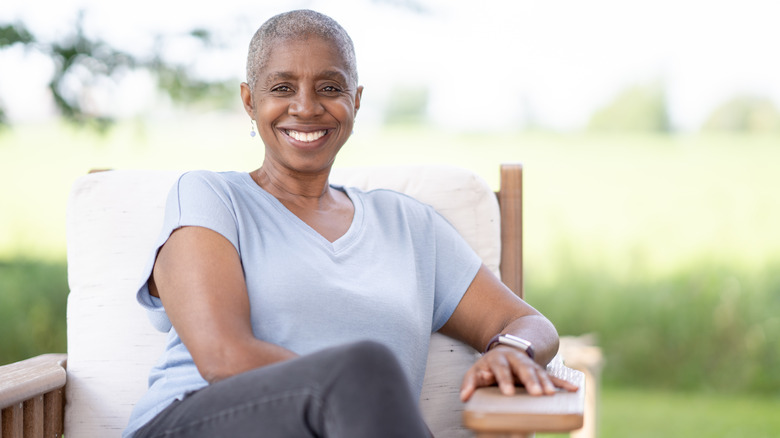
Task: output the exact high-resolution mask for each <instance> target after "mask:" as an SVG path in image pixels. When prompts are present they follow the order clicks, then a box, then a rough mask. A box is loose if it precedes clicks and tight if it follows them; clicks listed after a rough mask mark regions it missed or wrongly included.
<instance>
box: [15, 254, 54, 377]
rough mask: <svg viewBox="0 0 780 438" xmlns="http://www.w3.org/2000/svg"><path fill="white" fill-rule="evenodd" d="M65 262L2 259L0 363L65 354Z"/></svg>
mask: <svg viewBox="0 0 780 438" xmlns="http://www.w3.org/2000/svg"><path fill="white" fill-rule="evenodd" d="M67 295H68V285H67V279H66V266H65V263H64V262H43V261H35V260H26V259H12V260H0V333H2V334H3V335H2V336H0V364H6V363H10V362H14V361H17V360H22V359H27V358H29V357H32V356H36V355H38V354H43V353H54V352H58V353H64V352H65V351H66V348H65V339H66V336H65V303H66V299H67Z"/></svg>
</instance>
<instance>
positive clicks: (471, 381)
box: [460, 370, 477, 402]
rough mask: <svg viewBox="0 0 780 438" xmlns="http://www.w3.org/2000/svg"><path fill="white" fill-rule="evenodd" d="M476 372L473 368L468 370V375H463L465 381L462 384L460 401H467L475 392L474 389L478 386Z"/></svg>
mask: <svg viewBox="0 0 780 438" xmlns="http://www.w3.org/2000/svg"><path fill="white" fill-rule="evenodd" d="M474 374H475V373H474V372H472V370H469V371H467V372H466V375H465V376H463V383H462V384H461V385H460V401H463V402H465V401H467V400H468V399H470V398H471V395H472V394H474V390H475V389H476V387H477V385H476V382H475V380H476V377H475V375H474Z"/></svg>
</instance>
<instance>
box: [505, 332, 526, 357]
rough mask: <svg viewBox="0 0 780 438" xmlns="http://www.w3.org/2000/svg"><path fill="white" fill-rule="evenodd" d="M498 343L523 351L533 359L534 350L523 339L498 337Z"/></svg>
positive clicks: (508, 336)
mask: <svg viewBox="0 0 780 438" xmlns="http://www.w3.org/2000/svg"><path fill="white" fill-rule="evenodd" d="M498 343H499V344H503V345H509V346H512V347H515V348H518V349H520V350H523V351H525V352H526V354H528V356H529V357H530V358H531V359H533V358H534V349H533V347H532V346H531V343H530V342H528V341H526V340H525V339H523V338H519V337H517V336H514V335H509V334H506V335H501V336H499V337H498Z"/></svg>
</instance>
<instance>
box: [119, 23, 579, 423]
mask: <svg viewBox="0 0 780 438" xmlns="http://www.w3.org/2000/svg"><path fill="white" fill-rule="evenodd" d="M362 91H363V87H361V86H358V81H357V69H356V65H355V55H354V48H353V45H352V41H351V40H350V38H349V36H348V35H347V33H346V32H345V31H344V29H343V28H341V26H339V25H338V24H337V23H336V22H335V21H333V20H332V19H330V18H328V17H326V16H324V15H322V14H319V13H316V12H313V11H293V12H289V13H285V14H281V15H278V16H276V17H273V18H271V19H270V20H269V21H267V22H266V23H265V24H263V26H261V28H260V29H259V30H258V31H257V33H256V34H255V36H254V38H253V39H252V42H251V44H250V49H249V57H248V62H247V82H246V83H242V84H241V99H242V101H243V103H244V108H245V109H246V112H247V114H248V115H249V116H250V118H251V119H252V123H253V131H252V133H253V134H254V126H255V124H256V126H257V130H258V131H259V134H260V137H261V138H262V140H263V143H264V144H265V159H264V161H263V164H262V166H261V167H260V168H259V169H257V170H255V171H253V172H250V173H240V172H225V173H212V172H203V171H201V172H190V173H187V174H185V175H183V176H182V177H181V178H180V180H179V181H178V182H177V184H176V185H175V186H174V187H173V189H172V191H171V194H170V196H169V199H168V204H167V209H166V218H165V224H164V227H163V231H162V233H161V236H160V239H159V241H158V247H157V249H156V250H155V254H154V256H153V257H152V258H151V261H150V263H149V265H148V268H147V270H146V272H145V273H144V284H143V286H141V287H140V290H139V292H138V299H139V301H140V302H141V303H142V305H144V306H145V307H146V308H147V309H148V310H149V313H150V315H151V317H152V321H153V323H155V325H156V326H157V327H158V328H159V329H161V330H163V331H168V332H169V342H168V345H167V346H166V350H165V352H164V353H163V356H162V358H161V359H160V362H159V363H158V365H157V366H156V367H155V368H154V369H153V370H152V373H151V375H150V379H149V391H148V392H147V394H146V395H145V396H144V397H143V398H142V399H141V401H139V403H138V404H137V405H136V407H135V410H134V412H133V415H132V417H131V420H130V424H129V425H128V428H127V429H126V430H125V436H134V437H154V436H166V437H173V436H182V437H184V436H186V437H201V436H202V437H215V436H226V437H239V436H255V435H256V436H283V437H288V436H290V437H291V436H334V437H351V436H354V437H365V436H399V437H414V436H427V435H428V434H429V432H428V431H427V428H426V426H425V424H424V422H423V420H422V418H421V416H420V414H419V412H418V409H417V408H416V405H417V399H418V397H419V393H420V388H421V385H422V377H423V374H424V370H425V360H426V356H427V349H428V339H429V336H430V333H431V332H432V331H436V330H438V331H440V332H442V333H444V334H446V335H449V336H452V337H455V338H457V339H461V340H463V341H465V342H467V343H469V344H470V345H472V346H473V347H474V348H477V349H479V350H489V351H487V352H486V353H485V354H484V355H483V356H482V358H481V359H480V360H479V361H477V362H476V363H475V364H474V366H473V367H472V368H471V369H470V370H469V371H468V372H467V374H466V376H465V377H464V380H463V386H462V392H461V398H462V399H463V400H467V399H468V398H469V397H470V396H471V395H472V393H473V392H474V390H475V389H476V388H477V387H480V386H486V385H492V384H495V383H497V384H498V385H499V386H500V388H501V390H502V391H503V392H504V393H506V394H511V393H512V392H513V391H514V384H515V381H518V382H520V383H523V384H524V385H525V386H526V387H527V389H528V391H529V392H530V393H531V394H538V395H542V394H552V393H553V392H555V390H556V389H555V388H556V386H558V387H562V388H565V389H569V390H574V389H576V388H575V387H573V386H572V385H571V384H569V383H567V382H565V381H562V380H559V379H556V378H554V377H552V376H549V375H547V373H546V371H545V368H544V365H545V364H546V363H547V362H549V360H550V359H551V358H552V357H553V356H554V354H555V352H556V350H557V343H558V338H557V333H556V331H555V328H554V327H553V326H552V324H551V323H550V322H549V321H548V320H547V319H545V318H544V317H543V316H542V315H540V314H539V313H538V312H537V311H536V310H534V309H533V308H531V307H530V306H528V305H527V304H526V303H525V302H523V301H522V300H520V299H519V298H517V297H516V296H515V295H514V294H513V293H512V292H511V291H509V290H508V289H507V288H506V287H505V286H504V285H503V284H501V282H500V281H499V280H498V279H496V278H495V276H493V274H491V273H490V272H489V271H488V270H487V269H486V268H485V267H484V266H483V265H482V264H481V262H480V260H479V259H478V258H477V256H476V254H474V253H473V251H471V249H470V248H469V247H468V245H467V244H466V243H465V242H464V241H463V240H462V239H461V238H460V236H459V235H458V234H457V232H455V230H454V229H453V228H452V227H451V226H450V225H449V224H448V223H447V222H446V221H445V220H444V219H442V218H441V217H440V216H439V215H438V214H437V213H435V212H434V211H433V209H432V208H430V207H428V206H425V205H423V204H420V203H418V202H416V201H414V200H412V199H410V198H408V197H406V196H403V195H400V194H398V193H395V192H391V191H387V190H375V191H371V192H361V191H359V190H356V189H351V188H343V187H337V186H332V185H330V184H329V183H328V177H329V173H330V170H331V167H332V165H333V162H334V160H335V158H336V155H337V154H338V152H339V150H340V149H341V147H342V146H343V145H344V143H345V142H346V141H347V139H348V138H349V136H350V134H351V133H352V127H353V123H354V119H355V116H356V114H357V111H358V110H359V108H360V100H361V95H362ZM498 334H511V335H515V336H517V337H520V338H523V339H524V340H525V341H520V342H521V344H517V343H515V345H511V344H512V343H511V341H506V340H505V339H503V338H502V339H501V340H499V341H496V337H495V335H498ZM523 342H527V344H526V343H523ZM529 346H530V347H529Z"/></svg>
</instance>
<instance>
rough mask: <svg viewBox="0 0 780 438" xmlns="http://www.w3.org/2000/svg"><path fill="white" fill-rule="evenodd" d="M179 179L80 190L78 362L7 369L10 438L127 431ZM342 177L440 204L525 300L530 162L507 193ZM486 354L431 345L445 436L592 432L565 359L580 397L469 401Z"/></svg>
mask: <svg viewBox="0 0 780 438" xmlns="http://www.w3.org/2000/svg"><path fill="white" fill-rule="evenodd" d="M178 175H179V173H178V172H165V171H139V170H121V171H108V172H100V173H93V174H90V175H85V176H83V177H81V178H79V179H78V180H77V181H76V182H75V183H74V186H73V189H72V192H71V197H70V200H69V203H68V212H67V221H68V231H67V233H68V281H69V286H70V294H69V297H68V312H67V313H68V355H67V356H66V355H64V354H47V355H42V356H38V357H35V358H32V359H28V360H25V361H21V362H17V363H15V364H10V365H6V366H3V367H0V408H2V417H1V419H2V437H4V438H16V437H55V436H57V437H59V436H60V435H61V434H62V433H63V432H64V433H65V435H66V436H67V437H68V438H82V437H101V438H102V437H108V436H119V434H120V433H121V430H122V429H123V428H124V427H125V425H126V422H127V418H128V416H129V414H130V411H131V409H132V406H133V403H134V402H135V401H136V400H138V398H139V397H140V396H141V394H142V393H143V392H144V391H145V390H146V381H147V375H148V372H149V369H150V368H151V366H152V365H153V364H154V363H155V361H156V360H157V358H158V357H159V355H160V353H161V352H162V349H163V346H164V342H165V334H162V333H158V332H156V331H155V330H154V329H153V328H151V325H150V324H149V323H148V322H147V320H146V316H145V314H144V312H143V310H142V309H141V308H140V306H138V305H137V304H136V303H135V290H136V289H137V287H138V286H139V280H140V279H139V278H138V273H139V272H140V270H141V269H142V267H143V264H144V263H145V262H146V259H147V256H148V254H149V251H150V249H151V248H152V246H153V243H154V240H155V238H156V236H157V233H158V232H159V227H160V224H161V222H162V210H163V205H164V200H165V197H166V195H167V192H168V189H169V187H170V186H171V185H172V183H173V182H174V181H175V179H176V178H177V177H178ZM332 181H333V182H334V183H339V184H345V185H351V186H356V187H361V188H364V189H370V188H376V187H383V188H390V189H394V190H398V191H401V192H404V193H407V194H409V195H411V196H413V197H416V198H417V199H419V200H421V201H423V202H426V203H428V204H431V205H433V206H434V207H435V208H436V209H437V210H438V211H439V212H440V213H442V215H444V216H445V217H446V218H447V219H448V220H449V221H450V222H452V223H453V225H454V226H455V227H456V228H457V229H458V231H459V232H461V234H462V235H463V236H464V238H465V239H466V240H467V241H468V242H469V243H470V244H471V245H472V247H474V248H475V250H476V251H477V252H478V253H479V254H480V256H481V257H482V258H483V261H484V262H485V264H486V265H487V266H488V267H490V268H491V269H492V270H494V271H495V272H497V273H498V272H499V264H500V273H501V278H502V280H503V281H504V283H506V284H507V286H509V287H510V288H511V289H512V290H513V291H514V292H515V293H517V294H518V295H520V296H521V297H522V296H523V271H522V256H523V254H522V168H521V166H520V165H503V166H502V167H501V188H500V190H499V192H497V196H494V194H493V192H492V191H491V189H490V188H489V187H488V185H487V184H486V183H485V182H484V181H483V180H482V179H481V178H479V177H478V176H476V175H474V174H473V173H471V172H469V171H465V170H463V169H457V168H452V167H446V166H392V167H378V168H376V167H375V168H356V169H335V170H334V173H333V176H332ZM499 205H500V208H499ZM477 355H478V353H477V352H475V351H474V350H473V349H471V348H470V347H468V346H465V345H464V344H461V343H459V342H457V341H454V340H451V339H449V338H446V337H444V336H442V335H438V334H434V335H433V337H432V339H431V345H430V351H429V359H428V366H427V372H426V376H425V383H424V389H423V393H422V395H421V399H420V404H421V408H422V411H423V415H424V416H425V418H426V421H427V422H428V424H429V426H430V427H431V430H432V431H433V432H434V434H435V435H436V436H437V437H467V436H473V435H474V434H476V435H478V436H480V437H489V436H490V437H499V436H531V435H533V432H536V431H540V432H541V431H545V432H547V431H555V432H563V431H571V430H575V429H578V428H581V427H582V425H583V411H584V406H585V398H586V394H585V377H584V374H583V373H582V372H580V371H575V370H573V369H570V368H567V367H565V366H564V365H563V363H562V361H561V360H560V358H556V359H555V360H554V361H553V362H552V363H551V365H550V366H549V369H550V371H551V372H553V373H554V374H555V375H558V376H561V377H564V378H566V379H568V380H570V381H572V382H574V383H576V384H577V385H580V388H581V389H580V390H579V391H578V392H576V393H564V392H560V393H558V394H556V395H554V396H549V397H530V396H528V395H527V394H524V393H523V391H522V389H521V390H519V391H518V394H517V395H515V396H513V397H504V396H501V395H499V394H497V392H496V390H495V388H483V389H480V390H479V391H478V392H477V394H475V395H474V397H473V398H472V400H471V401H469V402H468V403H467V404H465V406H464V404H462V403H461V402H460V401H459V399H458V392H459V391H458V390H459V387H460V381H461V379H462V376H463V373H464V372H465V370H466V369H467V368H468V367H469V365H470V364H471V363H473V361H474V359H475V358H476V357H477ZM66 358H67V373H66ZM66 382H67V385H66ZM588 390H589V391H590V388H589V389H588ZM464 425H465V428H464V427H463V426H464ZM469 429H471V430H469Z"/></svg>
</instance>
